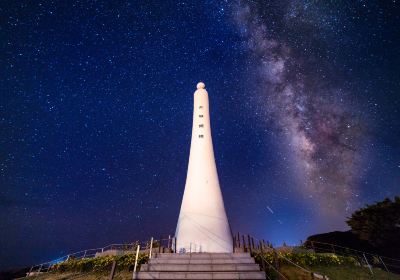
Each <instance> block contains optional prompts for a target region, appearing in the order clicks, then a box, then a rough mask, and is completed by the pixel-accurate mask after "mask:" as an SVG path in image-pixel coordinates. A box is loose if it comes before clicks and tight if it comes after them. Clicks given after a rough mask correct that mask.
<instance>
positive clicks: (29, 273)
mask: <svg viewBox="0 0 400 280" xmlns="http://www.w3.org/2000/svg"><path fill="white" fill-rule="evenodd" d="M32 269H33V266H31V269H29V272H28V275H26V277H28V276H30V275H31V272H32Z"/></svg>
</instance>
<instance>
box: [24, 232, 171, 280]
mask: <svg viewBox="0 0 400 280" xmlns="http://www.w3.org/2000/svg"><path fill="white" fill-rule="evenodd" d="M171 239H172V237H171V236H169V237H168V238H167V239H165V238H164V239H163V238H160V239H159V240H155V239H153V238H152V242H151V241H150V242H149V241H144V242H143V241H135V242H133V243H112V244H109V245H107V246H104V247H98V248H91V249H86V250H81V251H77V252H74V253H70V254H67V255H64V256H62V257H59V258H56V259H53V260H50V261H47V262H43V263H40V264H37V265H33V266H31V268H30V270H29V272H28V273H27V274H28V275H29V274H31V273H32V272H34V269H35V270H36V269H38V270H37V271H35V272H39V273H40V272H44V271H43V270H49V269H50V268H51V267H52V266H53V265H55V264H58V263H60V262H64V261H67V260H69V259H70V258H71V257H74V258H76V259H83V258H92V257H94V256H95V255H96V253H101V252H104V251H107V250H108V249H111V250H113V249H119V250H121V249H122V250H124V249H125V250H127V251H136V250H135V249H137V248H139V247H140V248H141V249H149V247H153V246H152V245H153V243H154V242H160V245H159V246H160V247H161V242H162V241H165V240H168V241H169V242H168V246H169V245H170V240H171ZM171 244H172V243H171ZM135 261H137V260H135Z"/></svg>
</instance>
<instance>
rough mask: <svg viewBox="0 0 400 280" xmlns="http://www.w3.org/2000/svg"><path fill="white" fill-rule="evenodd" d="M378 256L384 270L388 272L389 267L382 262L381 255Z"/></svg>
mask: <svg viewBox="0 0 400 280" xmlns="http://www.w3.org/2000/svg"><path fill="white" fill-rule="evenodd" d="M378 257H379V260H380V261H381V263H382V264H383V266H384V267H385V269H386V271H387V272H390V271H389V269H388V268H387V267H386V264H385V263H384V262H383V260H382V258H381V256H378Z"/></svg>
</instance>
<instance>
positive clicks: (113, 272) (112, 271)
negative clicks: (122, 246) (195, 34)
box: [108, 261, 117, 280]
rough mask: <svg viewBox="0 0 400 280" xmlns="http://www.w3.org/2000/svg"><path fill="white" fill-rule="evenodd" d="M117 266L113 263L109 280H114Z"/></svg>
mask: <svg viewBox="0 0 400 280" xmlns="http://www.w3.org/2000/svg"><path fill="white" fill-rule="evenodd" d="M116 266H117V262H116V261H113V264H112V267H111V272H110V276H109V277H108V279H109V280H113V279H114V274H115V267H116Z"/></svg>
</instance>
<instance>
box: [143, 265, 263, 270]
mask: <svg viewBox="0 0 400 280" xmlns="http://www.w3.org/2000/svg"><path fill="white" fill-rule="evenodd" d="M259 270H260V267H259V265H258V264H189V265H186V264H143V265H142V266H141V268H140V271H163V272H168V271H180V272H184V271H187V272H195V271H196V272H222V271H224V272H225V271H229V272H243V271H259Z"/></svg>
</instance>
